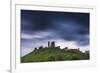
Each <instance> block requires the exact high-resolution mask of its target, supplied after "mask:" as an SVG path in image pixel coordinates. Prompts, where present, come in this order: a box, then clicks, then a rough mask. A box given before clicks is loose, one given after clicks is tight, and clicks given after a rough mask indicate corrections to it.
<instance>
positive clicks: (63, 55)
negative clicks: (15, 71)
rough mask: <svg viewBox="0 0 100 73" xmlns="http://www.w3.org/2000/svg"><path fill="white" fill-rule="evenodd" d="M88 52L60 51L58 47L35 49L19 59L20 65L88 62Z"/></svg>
mask: <svg viewBox="0 0 100 73" xmlns="http://www.w3.org/2000/svg"><path fill="white" fill-rule="evenodd" d="M88 59H89V51H86V52H85V53H83V52H81V51H79V50H78V49H67V48H64V49H60V47H45V48H43V47H40V48H39V49H37V48H35V50H33V51H32V52H31V53H29V54H27V55H25V56H23V57H21V63H28V62H47V61H68V60H70V61H71V60H88Z"/></svg>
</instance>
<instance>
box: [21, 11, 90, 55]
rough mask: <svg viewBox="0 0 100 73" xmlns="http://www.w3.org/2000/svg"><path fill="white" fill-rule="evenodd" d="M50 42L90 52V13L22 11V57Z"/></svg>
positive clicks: (62, 46)
mask: <svg viewBox="0 0 100 73" xmlns="http://www.w3.org/2000/svg"><path fill="white" fill-rule="evenodd" d="M48 41H55V42H56V46H61V48H64V47H69V48H80V50H82V51H85V50H89V13H76V12H56V11H54V12H53V11H34V10H21V56H23V55H25V54H27V53H29V52H31V51H32V50H33V49H34V48H35V47H39V46H41V45H43V46H44V47H45V46H47V42H48Z"/></svg>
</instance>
